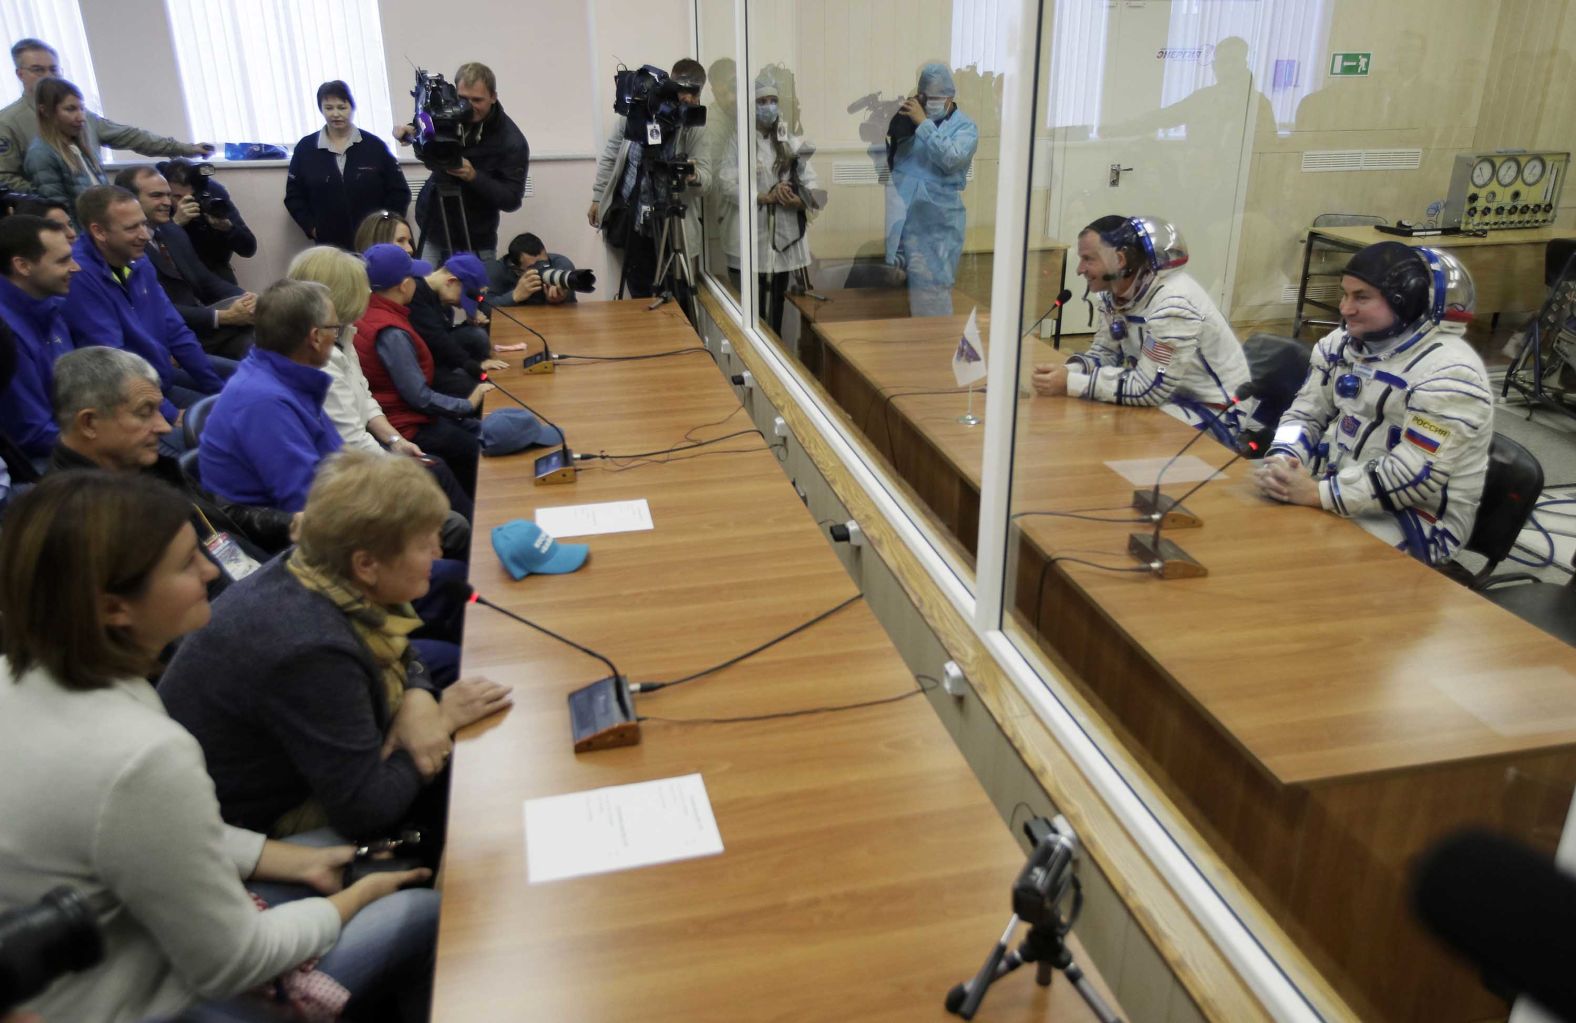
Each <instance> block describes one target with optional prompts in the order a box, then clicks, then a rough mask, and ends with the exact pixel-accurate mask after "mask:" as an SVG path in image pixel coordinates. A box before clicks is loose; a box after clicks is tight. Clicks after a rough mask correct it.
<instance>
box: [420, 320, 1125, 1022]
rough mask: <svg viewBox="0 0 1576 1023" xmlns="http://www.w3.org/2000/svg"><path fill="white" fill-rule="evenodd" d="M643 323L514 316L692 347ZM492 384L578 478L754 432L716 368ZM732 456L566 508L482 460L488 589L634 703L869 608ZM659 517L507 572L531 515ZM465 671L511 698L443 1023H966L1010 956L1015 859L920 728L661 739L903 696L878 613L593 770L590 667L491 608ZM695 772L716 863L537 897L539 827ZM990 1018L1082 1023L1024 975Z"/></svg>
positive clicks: (944, 740)
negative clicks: (645, 687)
mask: <svg viewBox="0 0 1576 1023" xmlns="http://www.w3.org/2000/svg"><path fill="white" fill-rule="evenodd" d="M645 306H646V303H645V302H644V301H643V300H642V301H631V302H616V303H615V302H598V303H583V304H581V305H580V306H578V307H560V308H551V309H549V308H540V309H538V308H530V309H526V308H522V309H517V310H514V314H515V315H516V316H518V317H520V318H522V319H524V320H526V321H527V322H529V323H531V324H532V325H533V326H535V327H536V328H537V329H538V330H540V331H542V332H543V333H544V334H546V335H547V336H548V337H549V338H550V339H551V341H552V344H553V347H554V348H555V350H558V351H560V352H565V353H568V352H575V353H584V354H604V355H606V354H624V355H628V354H638V353H642V352H658V351H668V350H672V349H674V348H680V347H684V346H686V345H697V344H698V343H699V342H698V340H697V339H696V337H695V335H694V333H693V332H692V331H691V330H690V328H689V326H688V325H687V324H686V323H685V322H684V320H683V318H682V317H681V316H680V315H679V314H678V312H677V310H676V308H675V307H674V306H672V305H669V306H666V307H664V308H663V309H661V310H659V311H657V312H647V311H646V308H645ZM494 329H495V332H496V334H495V336H496V337H497V339H498V340H499V341H500V342H503V341H505V340H513V339H515V338H517V337H518V338H521V339H523V337H524V333H523V332H522V331H519V330H518V328H515V327H513V326H512V325H510V324H509V323H508V322H507V321H505V320H503V319H501V318H500V319H499V320H498V321H497V323H496V324H495V328H494ZM517 358H518V357H517V356H510V359H511V360H514V359H517ZM496 379H497V380H498V381H499V382H500V383H502V384H503V385H504V386H505V387H507V388H509V389H510V390H511V391H513V392H514V393H515V394H517V395H518V396H519V397H520V398H522V399H523V400H525V401H527V402H529V403H530V404H532V405H533V406H534V407H536V408H537V409H538V410H539V411H540V412H541V413H542V414H543V415H545V416H547V417H549V418H551V419H553V420H555V421H556V422H558V423H560V424H561V425H562V426H563V427H564V429H565V430H566V432H567V434H568V439H569V443H570V446H571V447H572V448H573V449H575V450H577V451H591V452H594V451H609V452H614V453H617V452H632V451H649V450H653V449H658V448H665V447H668V446H670V445H671V444H674V443H677V442H681V441H682V440H683V437H684V434H685V432H686V431H687V430H690V429H691V428H692V427H697V426H699V425H700V424H705V423H715V422H716V421H718V420H726V421H725V422H722V423H720V424H718V425H713V426H709V427H707V428H705V429H701V430H696V431H695V435H696V436H699V437H702V438H705V437H717V436H721V435H722V434H724V433H729V432H732V431H733V430H738V429H747V428H748V427H749V420H748V418H747V417H746V416H745V415H744V414H743V413H742V412H741V411H740V410H739V404H738V401H737V400H736V398H735V397H734V395H733V393H732V391H731V390H729V389H728V387H727V386H726V384H725V383H724V382H723V381H722V380H721V378H720V377H719V375H718V373H717V371H716V369H715V368H714V367H713V365H712V364H711V362H710V360H709V359H708V358H707V357H706V356H705V355H699V354H692V355H681V356H676V357H671V358H664V359H652V360H645V361H638V362H627V363H617V362H600V363H592V362H581V363H570V362H564V363H562V364H560V366H559V368H558V372H557V373H555V374H553V375H551V376H532V377H524V376H522V375H521V374H520V373H519V372H518V370H510V371H504V372H501V373H499V374H497V375H496ZM489 405H490V406H494V407H497V403H494V402H493V401H492V399H489ZM505 407H506V406H505ZM730 413H738V414H737V415H734V416H733V417H732V418H731V419H729V418H727V417H728V416H729V414H730ZM716 447H717V448H718V449H726V450H733V451H737V452H741V453H736V454H718V455H709V456H706V457H701V458H692V459H689V460H687V461H673V462H670V463H668V464H665V465H647V466H644V467H641V468H636V469H632V470H630V471H627V472H613V471H610V466H609V464H608V463H597V466H598V467H596V468H589V469H582V471H581V474H580V476H579V478H578V479H577V480H576V482H575V483H573V484H572V485H567V486H536V485H535V484H534V483H533V481H532V475H531V459H532V454H525V455H518V456H513V457H510V458H500V459H483V461H482V466H481V477H480V483H479V487H478V490H479V493H478V500H477V506H476V514H477V518H476V541H475V544H474V547H473V552H474V556H473V561H472V566H471V579H472V582H473V584H474V585H475V586H476V588H477V589H478V590H479V591H480V592H481V593H482V594H483V595H485V596H487V597H488V598H489V599H491V600H492V601H494V602H496V603H498V604H500V605H503V606H505V607H508V608H510V609H511V610H513V611H515V612H517V613H520V614H524V615H526V616H528V617H531V618H533V619H534V620H536V621H538V622H539V623H541V624H543V625H545V626H547V627H548V628H551V629H554V630H557V631H559V632H561V633H563V634H565V635H567V636H569V637H570V638H572V639H574V640H576V641H578V642H580V643H583V644H586V645H588V646H590V647H592V648H594V649H596V650H598V651H600V652H602V653H604V654H606V655H607V656H609V657H611V658H612V659H613V660H614V661H615V662H616V663H617V664H618V666H619V668H620V670H621V671H623V672H625V673H627V674H628V676H629V677H630V678H631V679H632V680H636V681H639V680H652V679H670V678H676V677H678V676H680V675H683V674H687V673H688V672H690V671H694V670H698V669H700V668H702V667H706V666H708V665H711V664H715V663H718V662H720V661H722V660H724V659H726V658H727V657H730V656H732V655H734V654H737V653H740V652H742V651H744V650H746V649H748V648H750V647H752V646H754V645H756V644H757V643H760V642H762V641H764V640H766V639H769V638H771V637H772V636H775V635H778V634H779V633H782V632H785V631H787V630H788V629H790V628H792V627H794V626H795V625H798V624H800V623H802V622H804V621H806V620H807V619H809V618H811V617H813V616H814V615H816V614H818V613H820V612H822V611H825V610H827V609H828V608H831V607H833V606H834V605H836V604H837V603H838V602H840V601H842V600H844V599H846V598H847V597H849V596H851V595H853V594H854V592H855V588H854V586H853V584H852V582H851V581H850V580H849V578H848V576H847V574H846V573H845V572H844V571H843V569H842V566H841V564H840V563H839V562H838V560H837V558H836V557H835V555H834V554H833V553H832V551H831V550H830V548H829V547H828V545H827V543H826V541H825V540H824V538H822V537H821V536H820V534H819V530H818V528H817V526H816V524H815V523H814V522H813V521H812V520H811V519H810V516H809V515H808V514H807V512H806V511H805V508H804V506H803V505H802V504H800V502H799V501H798V500H797V499H796V498H795V496H794V493H793V490H792V488H791V487H790V486H789V485H788V481H787V480H786V479H785V478H784V476H783V474H782V471H781V469H780V468H779V466H778V465H777V463H776V461H775V460H774V456H773V454H772V453H771V452H770V451H768V450H767V448H766V444H765V441H764V440H763V439H762V438H760V437H759V436H758V435H751V436H749V437H745V438H739V439H737V440H734V441H729V442H726V443H724V444H719V445H716ZM703 450H711V449H703ZM639 497H644V498H646V499H648V500H649V502H650V505H651V511H652V517H653V519H654V521H655V524H656V528H655V529H654V530H652V531H649V532H640V533H625V534H619V535H610V536H598V537H590V538H588V540H587V541H586V542H589V543H590V545H591V557H590V560H589V561H588V563H587V564H586V566H585V567H584V568H582V569H581V570H580V571H579V572H577V573H575V574H572V575H565V576H528V577H526V578H525V579H524V580H522V581H520V582H514V581H512V580H510V579H509V578H508V576H507V575H506V574H505V573H504V571H503V570H502V568H501V567H500V566H499V564H498V561H497V559H496V558H495V557H494V555H493V554H492V552H491V551H490V549H489V544H488V536H489V533H490V530H491V529H492V528H493V527H494V526H496V525H498V524H500V523H502V522H505V521H508V520H510V519H514V518H517V517H530V516H531V515H532V513H533V510H534V509H536V508H538V507H543V506H553V505H564V504H577V503H584V502H593V501H611V500H624V499H633V498H639ZM464 669H465V671H466V673H468V674H476V673H480V674H486V675H487V676H489V677H492V678H494V679H497V680H499V681H503V682H508V683H511V684H512V685H514V687H515V706H514V708H513V709H512V710H510V711H509V712H508V713H507V714H504V715H502V716H501V717H499V718H497V719H495V720H491V721H487V722H483V723H481V724H479V725H477V726H473V728H471V729H470V730H469V731H468V732H467V733H465V734H464V735H463V736H462V737H461V739H460V741H459V743H458V744H457V747H456V750H455V754H454V771H453V789H452V795H451V803H450V817H449V837H448V848H447V853H446V856H445V862H444V872H443V877H442V886H443V898H444V906H443V914H442V922H441V926H440V932H439V943H438V965H437V982H436V992H435V1001H434V1013H433V1018H434V1019H436V1020H441V1021H444V1023H448V1021H454V1020H488V1021H491V1020H522V1019H543V1020H553V1021H566V1020H575V1021H584V1020H628V1019H640V1020H688V1021H694V1020H730V1021H731V1020H741V1019H783V1020H830V1019H858V1020H892V1021H908V1020H916V1019H935V1020H943V1019H948V1018H950V1017H948V1016H946V1014H945V1013H944V1011H943V1009H942V998H943V996H944V995H945V994H946V992H947V990H948V989H949V988H950V987H951V986H952V985H953V984H954V983H956V982H958V981H960V980H963V979H965V978H966V977H968V976H970V975H972V973H973V972H974V971H975V970H976V969H978V967H979V964H980V962H981V961H982V960H983V959H984V956H985V953H986V952H987V951H988V950H989V947H990V945H991V943H992V942H993V941H994V940H995V939H996V937H997V936H998V935H999V934H1000V932H1001V928H1002V926H1003V924H1004V923H1005V921H1006V918H1007V916H1008V914H1009V912H1010V899H1009V892H1010V886H1011V883H1012V880H1013V878H1014V877H1015V876H1016V874H1017V871H1018V870H1019V869H1020V868H1021V866H1022V863H1023V855H1022V854H1021V852H1020V851H1019V850H1018V848H1017V846H1016V844H1015V843H1014V842H1013V841H1012V839H1011V837H1010V836H1009V834H1008V833H1007V831H1006V830H1005V829H1004V828H1003V827H1002V825H1001V820H1000V818H999V817H998V816H997V814H996V812H995V811H994V810H993V809H992V807H991V805H990V803H989V801H988V799H987V798H986V796H985V794H984V793H983V792H982V790H981V789H980V786H979V784H978V783H977V781H976V780H975V778H974V776H973V775H972V774H971V772H970V771H969V768H968V766H967V765H966V764H965V762H964V760H963V758H962V756H961V755H960V754H959V752H958V750H957V749H956V747H955V746H954V745H953V743H952V740H951V739H950V738H949V736H948V735H947V733H946V731H945V730H944V729H943V728H942V726H941V724H940V722H939V721H938V720H937V718H936V716H935V714H934V713H933V712H932V711H931V709H930V707H929V706H928V705H927V704H926V702H925V699H924V698H923V697H918V696H916V697H914V698H912V699H905V700H902V701H900V702H895V703H887V704H882V705H879V706H873V707H868V708H864V709H859V710H852V711H847V712H843V713H835V714H823V715H817V716H807V717H794V718H785V719H779V720H771V721H760V722H752V723H739V724H698V723H690V724H677V723H670V722H667V721H662V720H659V718H664V717H666V718H680V717H683V718H711V717H725V716H739V715H754V714H766V713H775V712H780V711H788V710H798V709H804V708H812V707H818V706H826V705H840V704H846V703H853V702H859V701H864V700H872V699H880V698H884V697H890V696H895V695H900V694H902V693H904V692H906V691H909V690H912V689H913V688H914V684H915V683H914V679H913V678H912V676H911V675H910V674H909V672H908V670H907V669H906V667H905V666H904V664H903V662H902V661H901V660H900V658H899V657H898V655H897V653H896V651H895V650H894V649H893V648H892V646H891V644H890V642H889V641H888V639H887V637H886V635H885V633H884V632H883V631H882V630H881V627H880V626H879V624H878V623H877V622H876V621H875V619H874V618H873V617H872V615H871V613H870V611H869V609H868V608H867V607H866V606H865V605H864V604H863V603H856V604H855V605H853V606H851V607H850V608H848V609H846V610H844V611H842V612H840V613H839V614H837V615H836V616H834V617H832V618H829V619H828V620H826V621H825V622H823V623H821V624H819V625H817V626H815V627H814V628H813V629H812V630H810V631H808V632H806V633H803V634H801V635H800V636H796V637H794V638H793V639H790V640H788V641H786V642H784V643H782V644H780V645H778V646H776V647H774V648H772V649H770V650H768V651H767V652H765V653H763V654H761V655H759V656H757V657H754V658H752V659H750V660H749V661H746V662H744V663H743V664H741V665H739V666H737V667H735V668H732V669H729V670H727V671H724V672H721V673H719V674H717V675H716V676H714V677H710V678H707V679H704V680H701V681H697V682H695V683H693V684H691V685H686V686H683V687H680V688H677V689H673V690H668V691H664V692H661V693H654V694H649V695H646V696H641V697H637V700H638V701H639V712H640V713H641V714H643V715H650V716H651V717H650V719H649V720H648V721H647V722H646V723H645V724H644V726H643V728H644V736H643V741H642V743H641V744H640V745H638V746H633V747H627V748H623V749H615V750H606V751H602V752H598V753H592V754H585V755H581V756H576V755H575V754H573V753H572V752H571V749H570V743H569V724H568V714H567V709H566V706H565V699H566V695H567V694H568V692H569V691H570V690H572V689H574V688H577V687H579V686H581V685H584V684H586V683H588V682H591V681H593V680H595V679H596V678H598V677H600V676H601V675H603V674H605V669H603V668H602V667H601V666H600V665H599V664H597V663H596V662H595V661H593V660H591V659H590V658H588V657H586V656H584V655H583V654H580V653H577V652H575V651H574V650H571V649H568V648H566V647H564V646H561V645H559V644H557V643H555V642H553V641H551V640H549V639H547V638H545V637H543V636H541V635H539V634H537V633H535V632H532V631H530V630H528V629H527V628H525V627H524V626H521V625H518V624H516V623H514V622H512V621H510V620H508V619H506V618H504V617H503V616H501V615H499V614H497V613H496V612H494V611H492V610H490V609H487V608H484V607H479V606H476V605H472V607H471V608H470V609H469V613H468V615H467V620H466V636H465V645H464ZM695 771H698V772H700V773H701V774H702V775H703V776H704V778H705V783H706V787H707V790H708V793H709V795H710V798H711V801H712V805H713V808H714V810H715V814H716V818H717V823H718V826H719V828H720V831H721V834H722V839H723V842H724V845H725V847H726V851H725V852H724V853H723V854H722V855H720V856H716V857H710V858H705V859H698V860H689V861H685V862H680V863H673V864H668V865H663V866H657V867H650V868H646V869H641V870H632V871H626V872H622V873H615V874H606V875H601V876H594V877H587V878H579V879H572V880H565V881H558V882H554V883H550V884H538V885H531V884H527V883H526V864H525V851H524V836H523V825H522V820H523V818H522V801H523V800H525V799H527V798H532V797H538V796H547V795H555V794H560V793H567V792H576V791H581V790H585V789H590V788H595V787H599V786H605V785H616V784H623V783H629V782H637V781H647V780H652V779H657V778H666V777H671V776H675V775H681V774H687V773H690V772H695ZM1075 954H1081V951H1080V952H1076V953H1075ZM1102 990H1105V989H1104V988H1103V985H1102ZM986 1004H987V1008H988V1011H989V1012H990V1014H991V1018H992V1019H1022V1020H1040V1019H1051V1018H1054V1019H1087V1018H1090V1017H1089V1016H1088V1014H1087V1013H1086V1012H1084V1010H1083V1009H1082V1006H1081V1003H1079V1002H1078V1000H1077V996H1076V994H1075V993H1074V992H1073V991H1072V989H1071V986H1070V985H1068V984H1066V983H1065V981H1062V982H1058V983H1057V984H1055V985H1053V986H1052V988H1051V989H1049V990H1048V991H1047V990H1042V989H1037V988H1036V987H1035V986H1034V984H1033V982H1032V979H1031V977H1030V976H1029V974H1028V972H1027V971H1026V972H1024V973H1023V974H1021V975H1019V976H1017V977H1014V978H1012V979H1011V980H1010V981H1008V982H1005V983H1003V984H1001V985H999V986H998V987H997V988H996V989H994V990H993V991H992V992H991V995H990V1000H989V1001H988V1002H987V1003H986ZM1069 1014H1070V1015H1069Z"/></svg>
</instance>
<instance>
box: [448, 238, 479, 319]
mask: <svg viewBox="0 0 1576 1023" xmlns="http://www.w3.org/2000/svg"><path fill="white" fill-rule="evenodd" d="M443 268H444V269H445V270H447V271H449V273H451V274H453V275H454V276H456V277H458V278H459V279H460V285H461V289H460V305H461V306H463V307H464V308H465V315H466V316H475V315H476V299H477V297H478V296H479V295H481V294H482V293H483V292H485V291H486V290H487V283H488V282H487V268H486V267H485V266H483V265H482V261H481V260H480V259H479V258H478V257H477V256H476V254H475V253H474V252H456V253H455V254H454V255H452V256H450V257H449V259H448V261H447V262H445V263H444V264H443Z"/></svg>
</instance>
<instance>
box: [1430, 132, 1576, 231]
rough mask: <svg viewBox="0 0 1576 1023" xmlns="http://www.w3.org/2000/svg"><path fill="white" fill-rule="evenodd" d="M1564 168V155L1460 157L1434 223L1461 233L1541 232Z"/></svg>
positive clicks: (1515, 152)
mask: <svg viewBox="0 0 1576 1023" xmlns="http://www.w3.org/2000/svg"><path fill="white" fill-rule="evenodd" d="M1569 165H1570V154H1569V153H1555V152H1548V151H1528V150H1519V149H1511V150H1501V151H1498V152H1493V153H1463V154H1462V155H1460V156H1457V157H1456V159H1455V164H1454V167H1453V169H1452V171H1451V175H1450V192H1449V194H1448V195H1447V196H1446V198H1445V207H1444V212H1443V214H1442V216H1441V217H1440V219H1439V221H1438V223H1440V224H1442V225H1443V226H1445V227H1459V228H1460V229H1461V230H1463V231H1483V230H1503V229H1516V228H1531V227H1546V226H1548V225H1550V224H1552V223H1554V221H1555V214H1556V213H1557V211H1558V210H1559V205H1560V190H1561V188H1562V186H1563V185H1564V183H1565V181H1564V178H1565V172H1566V170H1567V169H1568V168H1569Z"/></svg>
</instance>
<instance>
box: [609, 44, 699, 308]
mask: <svg viewBox="0 0 1576 1023" xmlns="http://www.w3.org/2000/svg"><path fill="white" fill-rule="evenodd" d="M668 77H669V78H670V79H671V80H672V82H673V83H674V84H675V85H676V86H677V87H678V100H679V102H680V103H682V104H683V105H685V106H695V105H697V104H698V103H700V91H701V89H703V88H705V86H706V69H705V68H704V67H703V66H701V63H700V61H698V60H691V59H690V58H688V57H685V58H684V59H682V60H680V61H678V62H677V63H675V64H674V65H673V70H672V71H671V72H669V75H668ZM628 123H629V122H628V120H627V119H626V118H624V117H622V116H620V117H619V119H618V121H617V122H616V123H615V124H614V127H613V132H612V134H610V135H609V136H608V138H607V144H606V145H605V146H603V147H602V155H601V156H599V157H598V158H597V162H596V181H595V182H594V183H593V184H592V186H591V207H590V208H589V209H588V210H586V220H587V221H588V222H589V223H590V225H591V226H592V227H594V228H597V229H599V230H600V231H601V232H602V235H603V237H604V238H606V239H607V243H608V244H609V245H612V246H613V247H615V248H622V249H623V250H624V271H623V273H624V285H625V286H627V287H628V289H629V293H630V294H631V295H632V296H634V297H635V298H646V297H649V296H650V295H651V294H653V287H654V286H655V284H656V281H655V280H654V277H655V275H656V271H657V239H656V232H657V227H656V225H651V226H649V227H645V228H643V227H642V226H641V225H638V224H637V223H636V220H637V219H638V216H639V211H640V207H641V203H642V198H641V195H640V194H637V192H636V187H637V186H640V191H641V192H645V193H647V194H648V195H649V192H650V188H649V186H648V185H643V184H642V182H643V181H645V178H646V175H644V174H642V172H641V171H642V164H644V163H645V161H646V158H647V154H648V153H650V152H654V151H655V150H656V148H657V146H656V145H655V144H653V143H650V141H649V139H650V136H648V137H647V138H638V139H637V138H627V137H625V136H626V133H627V130H628ZM658 140H659V141H660V136H658ZM703 142H704V135H703V132H702V130H701V129H699V128H692V127H684V128H680V129H679V133H678V139H677V140H676V142H675V143H674V145H673V147H672V148H673V151H674V152H675V153H684V154H687V155H688V156H689V158H690V159H691V160H692V161H693V162H694V164H695V171H694V173H693V174H691V175H690V176H689V179H688V181H687V183H686V184H687V188H686V192H688V191H694V192H695V193H696V194H698V193H699V192H701V191H703V190H705V189H706V188H709V187H710V186H711V161H710V159H709V153H708V152H707V151H705V150H704V149H703V148H702V147H703ZM646 170H647V171H648V172H649V171H650V168H646ZM699 224H700V210H699V204H698V203H694V202H692V203H690V204H689V205H688V207H687V208H686V210H685V212H684V223H683V225H682V227H683V230H684V238H683V239H682V244H683V251H685V252H687V253H689V254H690V257H691V258H693V257H694V255H695V254H696V253H698V252H699V251H700V250H699V245H698V242H699V239H700V231H699ZM675 247H677V246H675Z"/></svg>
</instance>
